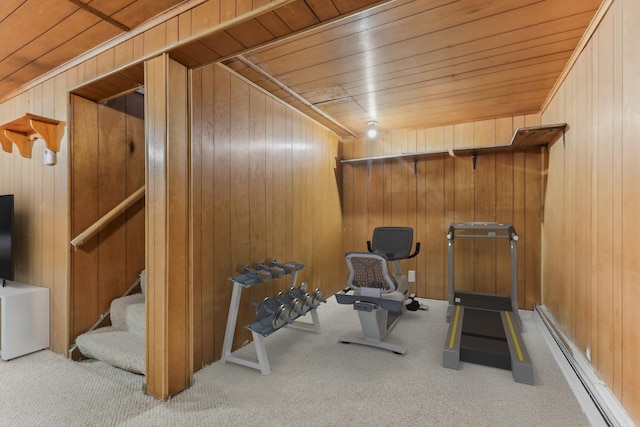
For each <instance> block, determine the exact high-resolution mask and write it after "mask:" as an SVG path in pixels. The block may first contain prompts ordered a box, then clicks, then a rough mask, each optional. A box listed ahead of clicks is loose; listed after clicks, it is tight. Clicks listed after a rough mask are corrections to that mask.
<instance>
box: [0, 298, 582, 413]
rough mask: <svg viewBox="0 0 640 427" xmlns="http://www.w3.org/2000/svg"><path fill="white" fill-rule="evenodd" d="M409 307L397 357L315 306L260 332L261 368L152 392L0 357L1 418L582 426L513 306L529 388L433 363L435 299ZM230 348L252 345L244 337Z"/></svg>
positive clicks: (334, 311) (90, 371) (498, 375)
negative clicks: (170, 393)
mask: <svg viewBox="0 0 640 427" xmlns="http://www.w3.org/2000/svg"><path fill="white" fill-rule="evenodd" d="M427 303H428V304H429V306H430V310H429V311H417V312H408V313H407V314H406V315H405V316H404V318H403V319H401V321H400V323H399V324H398V326H397V327H396V329H395V330H394V331H393V333H392V334H391V336H390V337H389V338H388V340H391V341H394V342H398V343H403V344H404V345H406V347H407V349H408V352H407V354H406V355H403V356H401V355H396V354H393V353H391V352H387V351H384V350H379V349H374V348H370V347H365V346H360V345H355V344H340V343H338V341H337V339H338V336H339V335H342V334H347V335H352V334H355V335H357V334H360V332H361V331H360V326H359V322H358V316H357V313H356V312H355V311H353V309H352V308H351V307H350V306H346V305H340V304H337V303H336V301H335V299H334V298H330V299H329V302H328V303H327V304H323V305H322V306H321V307H320V308H319V309H318V314H319V318H320V322H321V325H322V329H323V331H322V333H321V334H314V333H309V332H305V331H300V330H295V329H283V330H280V331H277V332H276V333H275V334H273V335H272V336H270V337H268V338H267V339H266V341H265V342H266V348H267V353H268V356H269V362H270V365H271V375H269V376H262V375H260V373H259V372H258V371H255V370H252V369H249V368H245V367H242V366H239V365H235V364H231V363H226V364H222V363H220V362H216V363H214V364H212V365H210V366H208V367H206V368H204V369H202V370H201V371H199V372H197V373H196V374H195V376H194V385H193V386H192V387H191V388H189V389H188V390H186V391H184V392H182V393H180V394H179V395H177V396H174V397H173V398H172V399H171V400H170V401H168V402H160V401H157V400H155V399H153V398H151V397H149V396H146V395H145V394H144V393H143V392H142V385H143V382H144V377H142V376H140V375H136V374H132V373H129V372H125V371H122V370H118V369H116V368H113V367H111V366H108V365H106V364H105V363H103V362H95V361H93V362H92V361H86V362H73V361H71V360H68V359H65V358H63V357H61V356H59V355H56V354H54V353H51V352H50V351H41V352H38V353H34V354H31V355H28V356H25V357H21V358H18V359H14V360H12V361H9V362H2V361H0V393H1V396H2V397H1V398H0V425H1V426H213V425H215V426H299V425H310V426H361V425H369V426H399V425H414V426H514V425H518V426H568V425H571V426H587V425H589V423H588V421H587V419H586V417H585V415H584V414H583V412H582V410H581V408H580V405H579V404H578V402H577V400H576V399H575V397H574V396H573V394H572V393H571V390H570V388H569V386H568V384H567V382H566V381H565V379H564V377H563V374H562V373H561V371H560V369H559V368H558V366H557V364H556V363H555V361H554V358H553V356H552V355H551V352H550V350H549V349H548V347H547V345H546V343H545V341H544V339H543V337H542V334H541V333H540V331H539V330H538V329H537V326H536V324H535V322H534V319H533V314H532V313H531V312H525V313H524V314H523V316H522V317H523V321H524V324H525V332H524V339H525V342H526V344H527V347H528V350H529V353H530V355H531V358H532V360H533V363H534V370H535V382H536V385H535V386H528V385H523V384H518V383H515V382H514V381H513V379H512V376H511V372H510V371H504V370H499V369H494V368H489V367H485V366H479V365H473V364H469V363H463V364H462V369H461V370H460V371H455V370H450V369H445V368H443V367H442V346H443V344H444V339H445V335H446V331H447V324H446V322H445V310H446V302H444V301H427ZM239 352H240V353H242V354H246V355H255V349H254V347H253V344H250V345H248V346H246V347H244V348H242V349H241V350H239Z"/></svg>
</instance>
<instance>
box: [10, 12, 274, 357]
mask: <svg viewBox="0 0 640 427" xmlns="http://www.w3.org/2000/svg"><path fill="white" fill-rule="evenodd" d="M269 3H271V2H269V1H268V0H259V1H247V0H210V1H208V2H205V3H202V4H201V5H198V6H197V7H195V8H193V9H191V10H188V11H185V12H184V13H181V14H180V15H179V16H176V17H175V18H172V19H170V20H168V21H166V22H163V23H161V24H159V25H157V26H155V27H153V28H151V29H149V30H147V31H145V32H143V33H141V34H137V35H135V36H133V37H131V38H130V39H127V40H125V41H123V42H121V43H120V44H118V45H116V46H114V47H112V48H111V49H108V50H106V51H104V52H101V53H99V54H97V55H95V56H92V57H90V58H87V59H86V60H84V61H83V62H81V63H79V64H78V65H76V66H74V67H73V68H71V69H69V70H66V71H64V72H61V73H60V74H58V75H56V76H55V77H52V78H51V79H49V80H46V81H44V82H42V83H39V84H37V85H35V86H29V87H28V88H27V89H25V90H24V92H22V93H20V94H18V95H16V96H15V97H13V98H11V99H10V100H7V101H5V102H2V103H1V104H0V122H1V123H6V122H9V121H12V120H14V119H16V118H18V117H20V116H22V115H23V114H24V113H25V112H29V113H33V114H37V115H42V116H46V117H51V118H54V119H57V120H60V121H62V122H63V123H65V124H66V127H65V134H64V136H63V138H62V140H61V144H60V147H61V148H60V152H59V153H58V159H57V160H58V162H57V164H56V165H55V166H43V164H42V147H43V146H44V144H43V143H42V142H41V141H39V142H36V144H35V146H34V151H33V153H34V154H33V158H32V159H30V160H29V159H23V158H22V157H21V156H20V155H19V154H18V153H17V150H14V153H12V154H8V153H5V152H4V151H0V191H1V192H2V193H3V194H5V193H7V194H8V193H11V194H15V195H16V209H17V218H16V226H17V233H18V239H19V242H18V243H17V248H16V250H17V251H18V254H19V255H18V256H19V258H20V259H19V260H18V265H17V266H16V280H17V281H22V282H26V283H31V284H34V285H38V286H44V287H46V288H48V289H49V290H50V291H51V293H50V299H51V349H52V350H53V351H55V352H57V353H62V354H66V353H67V351H68V349H69V345H70V337H71V336H72V335H73V334H72V332H71V318H70V315H71V294H70V292H71V291H70V289H71V288H70V268H69V266H70V254H71V251H72V249H71V246H70V245H69V240H71V239H72V238H73V236H71V230H70V225H69V200H68V198H69V196H70V192H69V179H68V176H69V171H68V170H67V167H68V158H69V150H68V145H69V144H68V132H69V125H70V124H69V116H68V109H69V92H68V91H69V90H70V89H72V88H75V87H78V86H80V85H82V84H83V83H85V82H89V81H92V80H94V79H97V78H99V77H100V76H102V75H104V74H107V73H109V72H111V71H114V70H116V69H119V68H121V67H125V66H126V65H128V64H133V63H136V62H139V61H140V60H141V59H144V58H147V57H150V56H151V55H154V54H157V53H158V52H160V51H161V50H162V48H163V47H164V46H171V45H175V44H176V43H179V42H181V41H184V40H189V39H191V38H193V37H195V36H197V35H198V34H203V33H206V32H207V31H208V30H209V29H210V28H211V27H212V26H215V25H217V24H220V23H223V22H226V21H230V20H232V19H235V18H238V17H241V16H243V15H245V14H248V13H251V11H252V10H255V9H257V8H259V7H262V6H265V5H267V4H269Z"/></svg>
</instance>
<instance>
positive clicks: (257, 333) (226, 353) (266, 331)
mask: <svg viewBox="0 0 640 427" xmlns="http://www.w3.org/2000/svg"><path fill="white" fill-rule="evenodd" d="M287 265H292V266H294V268H292V270H291V273H290V274H291V281H290V285H289V287H293V286H295V284H296V281H297V279H298V272H299V271H300V270H302V269H304V264H298V263H297V262H293V261H291V262H288V263H287ZM229 280H231V281H232V282H233V292H232V293H231V303H230V304H229V315H228V317H227V329H226V331H225V334H224V342H223V344H222V357H221V358H220V361H221V362H222V363H226V362H231V363H236V364H238V365H242V366H246V367H248V368H253V369H257V370H259V371H260V373H262V375H269V374H270V373H271V368H270V367H269V359H268V358H267V350H266V349H265V346H264V339H265V338H266V337H268V336H269V335H271V334H272V333H273V332H275V331H276V330H278V329H274V328H273V327H269V326H266V325H264V324H262V325H259V323H260V322H253V323H250V324H248V325H246V326H245V328H247V329H249V330H250V331H251V334H252V335H253V343H254V345H255V348H256V356H257V358H258V360H257V361H256V360H255V359H252V358H249V357H245V356H242V355H234V354H233V353H232V352H231V347H232V346H233V337H234V336H235V331H236V322H237V320H238V309H239V308H240V298H241V296H242V289H244V288H251V287H253V286H256V285H258V284H260V283H264V281H263V280H261V279H259V278H258V277H257V276H256V275H255V274H252V273H245V274H241V275H238V276H232V277H229ZM309 313H311V319H312V323H308V322H300V321H298V320H295V321H294V322H293V323H290V324H288V325H287V326H288V327H290V328H296V329H302V330H306V331H309V332H315V333H317V334H319V333H320V332H321V329H320V320H319V319H318V313H317V312H316V309H315V308H314V309H312V310H310V311H309ZM280 329H282V328H280Z"/></svg>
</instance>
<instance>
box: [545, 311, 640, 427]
mask: <svg viewBox="0 0 640 427" xmlns="http://www.w3.org/2000/svg"><path fill="white" fill-rule="evenodd" d="M535 314H537V316H536V318H537V319H538V320H539V322H540V323H541V324H540V327H541V330H542V331H543V332H545V331H546V332H548V335H547V336H545V338H547V340H548V338H549V337H550V338H551V339H553V341H554V342H555V344H556V346H557V347H556V350H559V351H560V352H561V353H562V355H563V356H564V358H565V359H566V362H567V363H568V365H569V368H570V369H571V370H573V373H574V374H575V377H576V378H577V380H578V381H579V382H580V384H581V385H582V387H584V393H585V394H586V395H587V396H588V399H591V401H592V402H593V405H594V406H595V409H596V410H597V412H596V411H595V410H592V411H589V410H587V409H586V408H585V405H584V402H580V404H581V405H582V407H583V410H585V414H586V415H587V417H588V418H589V421H590V422H591V423H593V425H607V426H612V427H618V426H620V427H626V426H629V427H633V426H635V423H634V422H633V420H632V419H631V417H629V414H627V412H626V411H625V409H624V408H623V407H622V405H621V404H620V402H618V400H617V399H616V397H615V396H614V395H613V393H611V390H609V388H608V387H607V385H606V384H605V383H604V382H603V381H602V380H601V379H600V378H599V377H598V375H597V374H596V372H595V370H594V369H593V367H592V366H591V364H590V363H589V362H588V361H587V359H586V358H585V357H584V356H583V355H582V352H581V351H580V350H579V349H578V348H577V347H576V346H575V345H574V344H573V342H572V341H571V340H570V339H568V338H567V336H566V335H564V333H563V332H562V331H561V330H560V328H559V326H558V323H557V322H556V320H555V318H554V317H553V315H552V314H551V313H549V311H548V310H547V308H546V307H545V306H544V305H539V306H536V307H535ZM549 344H550V346H551V345H553V343H552V342H549ZM552 351H553V349H552ZM554 353H555V354H554V355H555V356H556V357H558V356H560V355H559V354H558V352H557V351H555V352H554ZM560 357H561V356H560ZM561 365H562V364H561ZM561 368H562V369H563V371H565V370H567V368H566V365H565V367H564V368H563V367H562V366H561ZM564 373H565V376H567V373H568V372H566V371H565V372H564ZM569 375H571V373H570V372H569ZM567 379H568V380H569V383H570V384H569V385H570V386H571V388H572V389H573V390H574V393H576V392H577V391H578V390H576V389H575V383H576V381H575V380H574V381H573V383H574V384H571V383H572V381H571V380H570V379H569V378H567ZM583 396H584V394H583ZM577 397H578V400H580V396H577ZM589 412H591V413H589ZM594 413H595V416H594ZM598 413H599V415H600V416H601V417H602V421H600V420H599V419H598Z"/></svg>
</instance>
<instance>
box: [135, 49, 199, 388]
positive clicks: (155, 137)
mask: <svg viewBox="0 0 640 427" xmlns="http://www.w3.org/2000/svg"><path fill="white" fill-rule="evenodd" d="M145 82H146V85H147V86H146V107H147V108H146V122H145V128H146V140H147V161H146V164H147V170H146V194H147V200H148V201H147V207H146V212H145V213H146V224H147V230H146V248H147V253H146V265H147V282H146V283H147V284H146V303H147V312H146V314H147V315H146V319H147V329H146V343H147V345H146V355H147V365H146V366H147V370H146V376H145V384H146V390H147V393H149V394H150V395H152V396H155V397H157V398H159V399H163V400H166V399H167V398H168V397H169V396H171V395H174V394H176V393H178V392H180V391H182V390H184V389H185V388H187V387H188V386H189V385H190V384H191V377H192V375H193V365H192V363H191V361H192V356H191V355H192V333H191V330H192V328H191V324H192V321H191V316H192V310H191V307H192V301H191V280H190V275H189V267H190V259H191V251H190V248H189V241H190V238H189V229H190V226H189V219H190V218H189V217H190V214H189V213H190V199H191V197H190V194H189V174H190V159H189V153H190V144H189V109H188V108H187V106H188V104H189V103H188V99H189V95H188V93H189V85H188V70H187V69H186V68H185V67H184V66H183V65H181V64H179V63H177V62H175V61H173V60H171V59H169V57H168V55H161V56H159V57H157V58H154V59H152V60H150V61H147V64H146V66H145Z"/></svg>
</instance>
